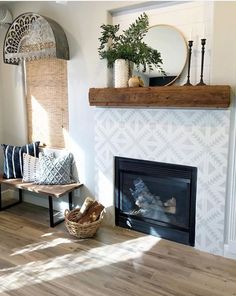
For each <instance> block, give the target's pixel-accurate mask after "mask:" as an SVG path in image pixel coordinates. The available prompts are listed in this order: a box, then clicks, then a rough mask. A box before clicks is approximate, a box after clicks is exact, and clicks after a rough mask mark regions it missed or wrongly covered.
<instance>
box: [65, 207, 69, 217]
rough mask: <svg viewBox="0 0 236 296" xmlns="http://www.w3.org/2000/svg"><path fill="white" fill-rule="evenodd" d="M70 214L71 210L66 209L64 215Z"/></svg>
mask: <svg viewBox="0 0 236 296" xmlns="http://www.w3.org/2000/svg"><path fill="white" fill-rule="evenodd" d="M69 214H70V211H69V210H67V209H65V212H64V216H65V217H66V216H68V215H69Z"/></svg>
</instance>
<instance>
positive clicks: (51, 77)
mask: <svg viewBox="0 0 236 296" xmlns="http://www.w3.org/2000/svg"><path fill="white" fill-rule="evenodd" d="M26 84H27V95H26V99H27V100H26V101H27V114H28V137H29V141H30V142H31V141H36V140H40V143H41V145H42V144H45V145H47V146H48V147H56V148H64V147H65V136H66V134H67V131H68V99H67V96H68V93H67V92H68V90H67V63H66V61H64V60H60V59H49V60H37V61H30V62H26Z"/></svg>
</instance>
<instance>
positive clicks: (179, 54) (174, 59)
mask: <svg viewBox="0 0 236 296" xmlns="http://www.w3.org/2000/svg"><path fill="white" fill-rule="evenodd" d="M144 42H145V43H147V44H148V45H149V46H151V47H152V48H155V49H157V50H158V51H159V52H160V53H161V58H162V61H163V64H162V68H163V70H164V71H165V73H166V76H163V75H162V74H161V73H160V72H159V71H158V70H157V69H155V68H154V70H153V71H149V70H147V72H145V73H142V72H141V71H140V72H136V70H135V71H134V75H138V76H140V77H141V78H142V79H143V81H144V85H145V86H163V85H169V84H172V83H173V82H174V81H175V80H176V79H177V78H178V77H179V76H180V74H181V72H182V71H183V69H184V66H185V64H186V60H187V55H188V50H187V43H186V41H185V39H184V36H183V35H182V33H181V32H180V31H179V30H177V29H176V28H174V27H172V26H169V25H157V26H153V27H150V29H149V30H148V32H147V35H146V36H145V38H144Z"/></svg>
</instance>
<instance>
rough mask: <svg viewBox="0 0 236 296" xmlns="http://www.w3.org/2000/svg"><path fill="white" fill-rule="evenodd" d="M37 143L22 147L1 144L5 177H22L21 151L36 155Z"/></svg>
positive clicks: (37, 151)
mask: <svg viewBox="0 0 236 296" xmlns="http://www.w3.org/2000/svg"><path fill="white" fill-rule="evenodd" d="M39 143H40V142H35V143H32V144H27V145H24V146H22V147H19V146H11V145H6V144H2V147H3V153H4V174H3V177H4V178H6V179H15V178H22V174H23V153H27V154H29V155H32V156H35V157H38V154H39Z"/></svg>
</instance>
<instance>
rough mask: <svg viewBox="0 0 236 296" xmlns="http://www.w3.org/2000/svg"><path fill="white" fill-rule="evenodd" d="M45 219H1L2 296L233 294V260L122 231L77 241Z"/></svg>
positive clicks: (43, 215) (3, 215)
mask: <svg viewBox="0 0 236 296" xmlns="http://www.w3.org/2000/svg"><path fill="white" fill-rule="evenodd" d="M47 215H48V212H47V209H44V208H41V207H37V206H33V205H29V204H26V203H23V204H21V205H18V206H16V207H14V208H12V209H10V210H7V211H4V212H0V295H12V296H13V295H17V296H21V295H26V296H28V295H30V296H32V295H36V296H38V295H39V296H47V295H57V296H65V295H67V296H68V295H69V296H70V295H73V296H80V295H83V296H90V295H91V296H105V295H109V296H113V295H114V296H118V295H119V296H123V295H133V296H139V295H140V296H141V295H142V296H143V295H146V296H154V295H155V296H158V295H160V296H170V295H174V296H191V295H194V296H228V295H236V260H229V259H225V258H223V257H219V256H214V255H209V254H207V253H203V252H200V251H197V250H195V249H194V248H191V247H188V246H184V245H180V244H177V243H173V242H170V241H166V240H159V239H158V238H156V237H152V236H148V235H144V234H140V233H137V232H132V231H128V230H124V229H122V228H118V227H114V228H113V227H111V228H109V227H101V228H100V229H99V231H98V233H97V236H96V237H95V238H93V239H84V240H79V239H76V238H73V237H71V236H70V235H69V234H68V233H67V231H66V229H65V227H64V225H63V224H62V225H59V226H58V227H56V228H49V227H48V226H47V225H48V224H47V222H46V219H48V218H47Z"/></svg>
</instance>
